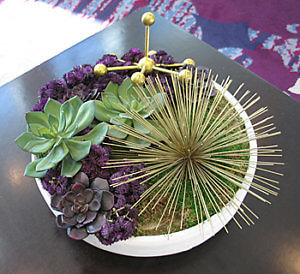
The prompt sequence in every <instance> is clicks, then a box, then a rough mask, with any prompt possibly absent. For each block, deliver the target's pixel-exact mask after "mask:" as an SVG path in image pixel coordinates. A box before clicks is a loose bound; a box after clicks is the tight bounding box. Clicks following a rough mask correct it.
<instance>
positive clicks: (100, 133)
mask: <svg viewBox="0 0 300 274" xmlns="http://www.w3.org/2000/svg"><path fill="white" fill-rule="evenodd" d="M107 130H108V125H107V124H106V123H104V122H102V123H99V124H98V125H96V126H95V127H94V128H93V129H92V130H91V131H90V132H88V133H87V134H85V135H82V136H75V137H73V138H72V140H77V141H91V143H92V145H99V144H101V143H102V141H103V140H104V138H105V136H106V133H107Z"/></svg>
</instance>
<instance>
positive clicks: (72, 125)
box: [16, 96, 108, 178]
mask: <svg viewBox="0 0 300 274" xmlns="http://www.w3.org/2000/svg"><path fill="white" fill-rule="evenodd" d="M94 114H95V107H94V101H88V102H85V103H83V102H82V101H81V99H80V98H79V97H77V96H75V97H73V98H71V99H69V100H68V101H66V102H64V103H63V104H61V103H59V102H57V101H55V100H53V99H49V100H48V102H47V104H46V105H45V108H44V112H40V111H34V112H28V113H26V122H27V132H24V133H22V134H21V135H20V136H19V137H18V138H17V139H16V143H17V145H18V146H19V147H20V148H21V149H23V150H24V151H27V152H30V153H32V154H35V155H37V156H38V159H36V160H35V161H33V162H31V163H29V164H28V165H27V167H26V169H25V175H26V176H30V177H39V178H41V177H44V176H45V175H46V172H47V170H49V169H50V168H53V167H55V166H57V165H58V164H59V163H61V175H63V176H66V177H73V176H74V175H75V174H76V173H77V172H78V171H79V170H80V168H81V166H82V164H81V162H79V161H80V160H81V159H83V158H84V157H85V156H86V155H88V153H89V151H90V148H91V145H98V144H100V143H101V142H102V141H103V139H104V138H105V135H106V133H107V129H108V126H107V125H106V123H104V122H103V123H99V124H97V125H96V126H94V127H93V129H92V130H91V131H90V132H88V133H87V134H85V135H81V136H76V134H77V133H79V132H80V131H82V130H84V129H86V128H87V127H88V126H91V123H92V121H93V120H94V117H95V116H94Z"/></svg>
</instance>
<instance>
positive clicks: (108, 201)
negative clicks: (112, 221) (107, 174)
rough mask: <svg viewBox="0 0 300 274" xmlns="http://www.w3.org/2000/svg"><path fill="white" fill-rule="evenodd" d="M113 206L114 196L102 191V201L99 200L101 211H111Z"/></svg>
mask: <svg viewBox="0 0 300 274" xmlns="http://www.w3.org/2000/svg"><path fill="white" fill-rule="evenodd" d="M113 206H114V195H113V194H112V193H111V192H109V191H106V190H104V191H103V193H102V200H101V209H102V210H111V209H112V207H113Z"/></svg>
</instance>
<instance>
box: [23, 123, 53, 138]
mask: <svg viewBox="0 0 300 274" xmlns="http://www.w3.org/2000/svg"><path fill="white" fill-rule="evenodd" d="M28 127H29V130H28V132H32V133H33V134H34V135H35V136H38V137H42V135H43V134H45V133H47V134H51V132H50V130H49V129H48V128H45V127H44V126H43V125H41V124H33V123H32V124H29V125H28Z"/></svg>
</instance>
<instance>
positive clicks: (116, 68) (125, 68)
mask: <svg viewBox="0 0 300 274" xmlns="http://www.w3.org/2000/svg"><path fill="white" fill-rule="evenodd" d="M138 68H139V66H121V67H109V68H107V71H118V70H127V69H138Z"/></svg>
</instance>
